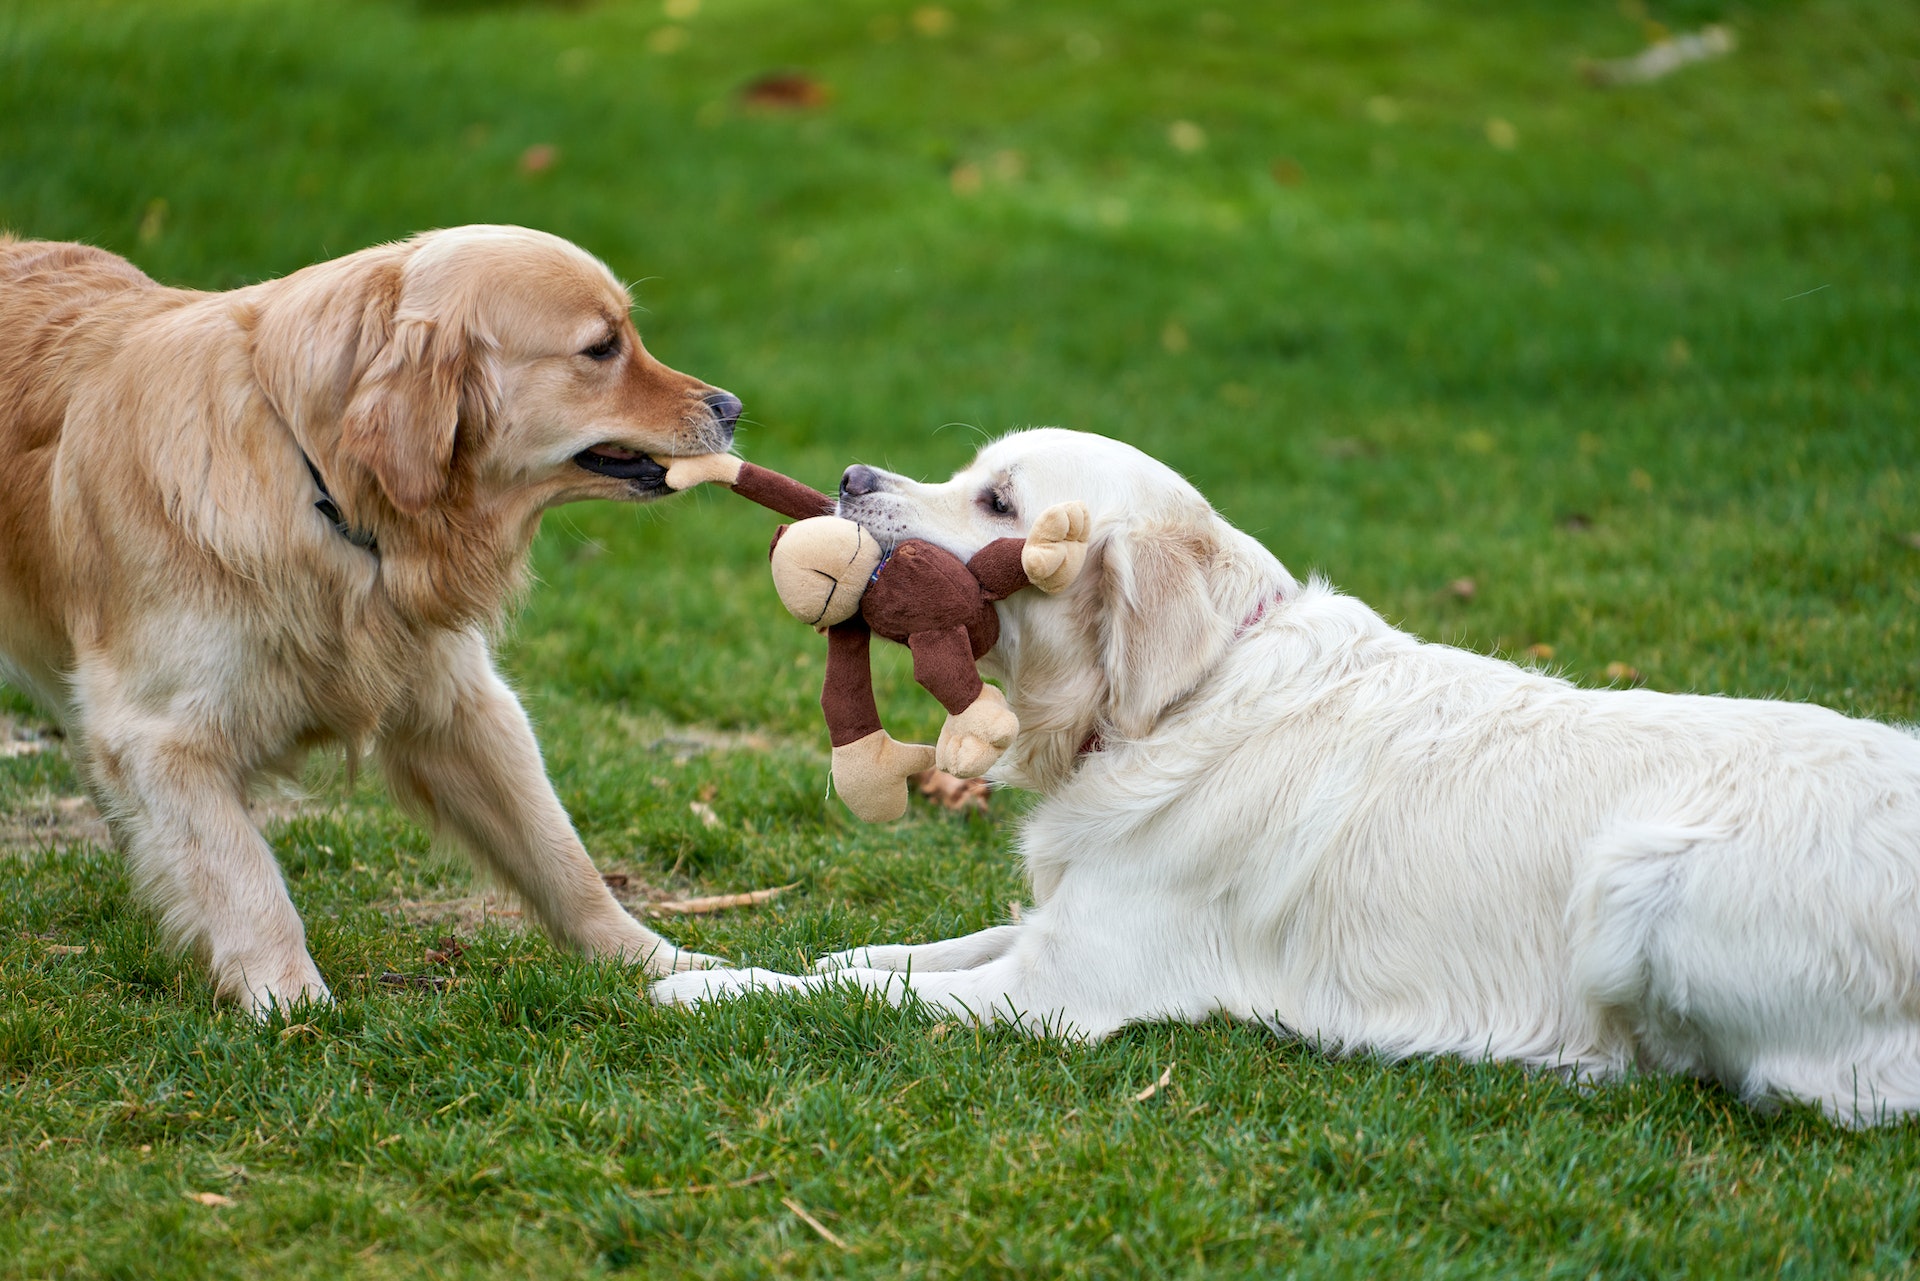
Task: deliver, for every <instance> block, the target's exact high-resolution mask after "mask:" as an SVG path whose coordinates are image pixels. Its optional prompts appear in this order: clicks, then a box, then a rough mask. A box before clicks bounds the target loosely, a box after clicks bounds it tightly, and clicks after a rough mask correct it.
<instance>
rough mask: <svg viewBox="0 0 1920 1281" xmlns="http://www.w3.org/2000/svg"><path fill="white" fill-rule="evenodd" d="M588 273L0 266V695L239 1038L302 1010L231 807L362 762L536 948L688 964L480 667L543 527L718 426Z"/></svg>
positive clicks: (321, 987) (30, 254)
mask: <svg viewBox="0 0 1920 1281" xmlns="http://www.w3.org/2000/svg"><path fill="white" fill-rule="evenodd" d="M629 306H630V301H629V299H628V297H627V293H626V290H624V289H622V288H621V287H620V284H619V282H618V281H616V280H615V279H614V278H613V276H612V274H611V273H610V272H608V270H607V269H606V267H604V266H603V265H602V264H601V263H599V262H598V261H597V260H595V259H594V258H593V257H592V256H591V255H589V254H587V253H586V252H585V251H584V250H581V249H579V248H577V247H576V246H574V245H571V244H568V243H567V242H566V241H564V240H561V239H558V238H557V237H554V236H549V235H546V234H544V233H542V232H537V231H529V230H527V229H525V228H522V227H458V228H453V229H450V230H446V231H435V232H428V233H426V234H424V235H420V236H416V237H414V238H413V239H411V240H408V241H405V242H404V243H400V244H390V245H380V246H377V247H375V248H372V249H366V250H362V251H361V252H359V253H356V254H351V255H349V256H347V257H345V258H339V259H335V260H334V261H332V262H323V263H319V264H317V265H315V266H312V267H308V268H306V269H305V270H304V271H298V272H295V273H294V274H293V275H291V276H288V277H286V278H285V279H282V280H270V281H267V282H265V283H263V284H258V285H253V286H250V287H248V288H245V289H237V290H234V291H233V292H231V293H220V294H209V293H198V292H194V291H191V290H185V289H168V288H164V287H162V286H160V285H158V284H156V283H154V282H153V281H152V280H150V279H148V278H147V277H146V276H144V275H142V274H141V273H140V272H139V271H138V270H136V269H135V268H134V266H133V265H132V264H131V263H129V262H127V261H126V260H125V259H122V258H117V257H115V256H114V255H112V254H109V253H106V252H104V251H102V250H99V249H93V248H89V247H87V246H85V245H74V244H51V243H45V242H38V241H22V240H13V239H10V238H8V237H6V236H0V677H3V678H4V679H6V680H7V681H9V682H11V683H13V684H15V685H18V686H19V687H21V688H23V689H25V690H26V691H27V692H28V693H30V694H32V695H33V696H34V697H35V698H36V699H37V700H38V701H39V702H40V703H41V704H42V706H44V707H45V708H46V709H47V711H48V712H49V713H51V714H52V715H54V716H56V717H58V718H59V720H60V723H61V724H62V725H63V726H65V727H66V730H67V735H68V742H69V745H70V747H71V748H72V751H73V755H74V761H75V764H76V765H77V766H78V767H79V768H80V770H81V773H82V776H83V777H84V779H85V780H86V784H87V788H88V790H89V791H90V792H91V793H92V794H93V796H94V799H95V800H97V801H98V802H99V804H100V808H101V810H102V811H103V812H104V813H105V814H106V817H107V821H108V822H109V824H111V826H112V829H113V834H114V837H115V839H116V841H117V842H118V843H119V845H120V846H121V848H122V849H123V850H125V852H126V855H127V860H128V863H129V866H130V868H131V871H132V874H133V880H134V884H135V885H136V887H138V889H139V890H140V892H141V894H142V895H143V897H145V898H146V899H147V901H148V902H150V903H151V904H153V905H154V907H155V908H156V909H157V910H158V912H159V914H160V919H161V922H162V924H163V925H164V926H165V928H166V930H167V932H168V934H169V935H170V936H171V937H172V938H174V939H175V940H177V941H178V942H180V943H182V944H184V945H185V946H187V947H189V948H191V949H192V950H193V951H194V952H195V953H196V954H198V955H199V957H200V958H201V959H202V960H203V961H204V962H205V963H206V965H207V966H208V968H209V969H210V970H211V971H212V975H213V980H214V984H215V988H216V991H217V992H218V993H219V995H220V996H222V997H223V998H227V999H231V1000H234V1001H237V1002H239V1003H241V1004H243V1005H245V1006H247V1007H249V1008H251V1009H252V1010H254V1011H256V1012H265V1011H267V1010H270V1009H271V1008H273V1007H274V1006H275V1005H290V1004H292V1003H294V1002H297V1001H300V1000H303V999H324V998H325V997H326V995H327V988H326V984H325V982H324V981H323V980H322V979H321V977H320V972H319V970H318V969H316V968H315V966H314V963H313V959H312V957H310V956H309V955H308V954H307V949H306V934H305V930H304V928H303V927H302V925H301V922H300V917H299V914H298V913H297V912H295V910H294V906H293V903H292V901H291V900H290V899H289V898H288V897H287V890H286V886H285V885H284V884H283V883H282V882H281V878H280V869H279V867H278V866H277V865H276V864H275V862H274V858H273V851H272V850H271V849H270V848H268V846H267V843H266V841H265V840H264V839H262V837H261V835H260V832H259V831H258V830H257V829H256V828H255V827H254V824H253V821H252V819H251V818H250V817H249V816H248V813H247V809H246V796H247V791H248V787H249V784H250V783H252V782H253V781H254V780H255V779H257V778H259V777H261V776H262V775H270V774H274V773H282V774H284V773H287V772H289V771H290V770H292V769H293V768H295V767H296V766H297V763H298V761H299V760H300V758H301V757H302V756H303V755H304V754H305V753H306V752H307V750H308V749H310V748H313V747H316V746H319V745H321V744H324V743H328V742H335V743H344V744H346V745H347V746H348V747H349V748H351V749H356V750H359V749H370V750H373V751H375V752H377V753H378V755H379V758H380V761H381V763H382V765H383V766H384V767H385V770H386V773H387V776H388V778H389V779H390V780H391V782H392V784H393V786H394V790H395V791H396V793H398V795H399V797H400V798H401V799H402V800H403V801H405V802H406V803H407V804H408V805H409V806H410V807H411V808H412V809H414V810H415V811H416V812H418V813H419V814H421V815H422V816H424V817H425V818H427V819H428V820H429V821H430V822H432V823H433V825H434V826H435V827H436V828H437V829H439V830H440V831H442V832H444V833H446V834H448V835H450V836H453V837H455V838H457V839H458V840H459V841H460V842H461V844H463V845H464V846H466V847H467V849H468V850H469V851H471V852H472V853H473V855H474V856H475V857H476V859H477V860H478V861H479V862H480V863H481V864H482V866H484V867H485V868H486V869H488V870H489V871H491V872H493V873H494V874H496V875H497V876H498V877H499V879H500V880H502V881H503V882H504V883H505V884H506V885H507V886H508V887H509V888H510V889H512V890H514V891H515V892H516V893H517V894H519V895H520V896H521V897H522V898H523V899H525V900H526V902H527V903H528V905H529V906H530V907H531V908H532V909H533V912H534V913H535V915H536V916H537V917H538V918H539V920H540V921H541V923H542V924H543V925H544V926H545V927H546V929H547V930H548V932H549V933H551V934H552V935H553V936H554V937H555V939H557V940H559V941H560V942H562V943H565V944H567V945H569V946H572V947H575V948H577V949H579V950H581V951H584V952H588V953H591V954H593V955H599V956H615V957H622V958H626V959H629V960H633V961H636V962H641V963H644V964H645V965H646V966H647V967H648V968H649V969H652V970H654V971H656V972H664V971H667V970H671V969H674V968H676V967H684V966H686V965H690V964H697V963H699V962H701V961H702V960H704V959H705V958H702V957H698V956H696V955H694V954H691V953H685V952H680V951H678V950H676V949H675V948H674V947H673V946H672V945H671V944H668V943H667V942H666V941H665V940H663V939H662V938H661V937H660V936H659V935H658V934H655V933H654V932H653V931H652V930H650V929H648V928H647V927H646V926H644V925H642V924H641V923H640V922H638V921H636V920H634V919H633V918H632V917H631V916H629V915H628V914H627V913H626V911H625V910H624V909H622V908H621V906H620V904H619V903H618V902H616V901H615V899H614V898H613V896H612V895H611V894H610V893H609V892H608V891H607V887H606V886H605V885H604V884H603V883H602V882H601V879H600V875H599V873H598V872H597V871H596V870H595V869H594V865H593V862H592V860H590V859H589V858H588V857H587V853H586V851H585V850H584V849H582V848H581V845H580V840H579V838H578V837H577V836H576V835H575V834H574V831H573V826H572V824H570V823H569V822H568V821H567V815H566V812H565V811H564V810H563V809H562V808H561V806H560V802H559V800H558V798H556V797H555V796H554V793H553V788H552V786H551V785H550V784H549V783H548V782H547V778H546V773H545V770H544V769H543V768H542V766H541V761H540V748H539V745H538V744H537V743H536V742H535V741H534V737H533V730H532V728H531V727H530V726H529V725H528V723H527V717H526V714H525V713H524V712H523V711H521V709H520V704H519V702H518V700H516V699H515V698H514V696H513V692H512V691H511V690H509V689H508V688H507V686H506V684H505V682H503V681H502V680H501V679H500V677H499V675H498V674H497V673H496V672H495V671H494V666H493V659H492V655H491V653H490V646H489V644H488V635H489V633H490V631H491V630H492V629H493V628H494V627H495V626H497V625H498V623H499V621H500V619H501V616H502V614H503V613H504V612H505V610H506V609H507V608H508V606H509V605H510V603H511V602H512V600H513V598H514V597H515V596H516V595H517V594H518V592H519V590H520V587H521V584H522V582H523V580H524V578H525V572H526V562H527V549H528V545H529V544H530V543H531V542H532V540H533V535H534V531H535V530H536V529H537V528H538V527H539V523H540V513H541V512H542V511H544V510H546V509H547V508H549V507H552V506H553V505H555V504H556V503H564V502H571V501H573V500H575V499H582V498H611V499H629V500H648V499H654V498H660V497H664V496H665V495H666V494H667V492H668V490H667V488H666V485H665V476H666V468H665V467H664V466H662V465H661V464H660V463H659V462H657V461H655V460H656V459H657V458H671V457H673V456H676V455H680V454H702V453H707V452H709V451H711V450H715V449H724V448H726V446H727V444H728V442H729V441H730V439H731V437H732V434H733V424H734V420H735V419H736V418H737V417H738V415H739V412H740V402H739V401H738V400H736V399H735V398H734V397H733V396H732V395H730V394H729V393H726V392H723V391H719V390H717V389H716V388H713V387H710V386H708V385H707V384H706V383H703V382H701V381H700V380H699V379H697V378H693V377H690V376H688V375H686V374H682V373H678V372H676V371H675V370H672V369H669V368H667V367H666V366H665V365H662V364H661V363H659V362H658V361H656V360H655V359H653V357H652V356H650V355H648V354H647V350H646V348H644V347H642V346H641V345H640V337H639V335H638V334H637V333H635V332H634V328H633V322H632V320H631V319H630V318H629V317H628V314H627V313H628V308H629Z"/></svg>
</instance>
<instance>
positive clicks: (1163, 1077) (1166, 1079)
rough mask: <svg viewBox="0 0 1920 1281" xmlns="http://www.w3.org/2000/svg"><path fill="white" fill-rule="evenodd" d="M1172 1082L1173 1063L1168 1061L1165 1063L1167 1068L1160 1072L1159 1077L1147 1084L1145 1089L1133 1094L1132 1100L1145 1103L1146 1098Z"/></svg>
mask: <svg viewBox="0 0 1920 1281" xmlns="http://www.w3.org/2000/svg"><path fill="white" fill-rule="evenodd" d="M1172 1084H1173V1064H1171V1063H1169V1064H1167V1070H1166V1071H1164V1072H1162V1073H1161V1074H1160V1079H1159V1080H1158V1081H1155V1082H1154V1083H1153V1084H1152V1085H1149V1086H1148V1087H1147V1088H1146V1089H1144V1090H1142V1091H1140V1093H1138V1094H1136V1095H1134V1096H1133V1101H1134V1102H1135V1103H1145V1102H1146V1101H1147V1100H1148V1099H1150V1098H1152V1097H1153V1096H1154V1095H1156V1094H1158V1093H1160V1091H1162V1090H1164V1089H1166V1088H1167V1087H1168V1086H1169V1085H1172Z"/></svg>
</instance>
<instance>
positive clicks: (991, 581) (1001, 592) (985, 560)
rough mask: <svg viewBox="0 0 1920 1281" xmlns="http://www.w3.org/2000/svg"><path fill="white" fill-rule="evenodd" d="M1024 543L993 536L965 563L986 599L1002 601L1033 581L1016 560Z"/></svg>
mask: <svg viewBox="0 0 1920 1281" xmlns="http://www.w3.org/2000/svg"><path fill="white" fill-rule="evenodd" d="M1026 546H1027V540H1026V539H1024V538H996V539H994V540H993V541H992V542H990V543H988V544H987V545H986V546H985V547H982V548H981V549H980V550H979V552H977V553H976V554H975V555H974V558H973V559H972V560H970V561H968V562H967V569H968V570H969V571H971V572H972V574H973V576H974V578H975V579H977V580H978V581H979V583H980V586H981V588H982V589H983V590H984V591H985V592H986V593H987V599H988V600H1005V599H1006V598H1007V597H1009V596H1011V595H1013V594H1014V593H1015V592H1017V591H1019V590H1020V589H1021V588H1023V587H1026V586H1028V585H1029V584H1030V583H1031V582H1032V581H1033V580H1032V579H1030V578H1028V577H1027V571H1026V569H1025V567H1024V566H1022V565H1021V563H1020V554H1021V553H1022V552H1023V551H1025V550H1026Z"/></svg>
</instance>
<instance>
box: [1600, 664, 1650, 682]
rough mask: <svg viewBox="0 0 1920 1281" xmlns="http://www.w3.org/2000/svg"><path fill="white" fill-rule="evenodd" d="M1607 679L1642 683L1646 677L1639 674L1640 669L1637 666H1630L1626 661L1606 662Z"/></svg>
mask: <svg viewBox="0 0 1920 1281" xmlns="http://www.w3.org/2000/svg"><path fill="white" fill-rule="evenodd" d="M1607 679H1608V680H1610V681H1613V682H1615V683H1620V682H1625V683H1626V684H1628V685H1640V684H1644V683H1645V682H1646V679H1647V678H1646V677H1644V676H1642V675H1641V674H1640V669H1639V668H1637V667H1631V666H1629V665H1627V664H1626V663H1608V664H1607Z"/></svg>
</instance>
